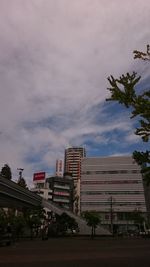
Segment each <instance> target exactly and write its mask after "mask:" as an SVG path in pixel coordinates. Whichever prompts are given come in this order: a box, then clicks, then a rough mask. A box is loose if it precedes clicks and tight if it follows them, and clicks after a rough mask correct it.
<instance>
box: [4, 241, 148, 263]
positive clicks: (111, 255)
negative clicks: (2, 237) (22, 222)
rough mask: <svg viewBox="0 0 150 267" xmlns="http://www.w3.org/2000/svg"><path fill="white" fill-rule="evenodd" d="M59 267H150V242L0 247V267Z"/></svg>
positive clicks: (26, 243) (25, 243)
mask: <svg viewBox="0 0 150 267" xmlns="http://www.w3.org/2000/svg"><path fill="white" fill-rule="evenodd" d="M57 266H61V267H63V266H65V267H69V266H71V267H81V266H82V267H84V266H86V267H88V266H91V267H97V266H100V267H110V266H111V267H149V266H150V239H144V238H112V237H111V238H110V237H109V238H108V237H107V238H104V237H99V238H96V239H94V240H91V239H90V238H89V237H72V238H51V239H49V240H45V241H42V240H27V241H20V242H18V243H16V244H13V245H11V246H8V247H0V267H57Z"/></svg>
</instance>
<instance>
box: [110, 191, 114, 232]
mask: <svg viewBox="0 0 150 267" xmlns="http://www.w3.org/2000/svg"><path fill="white" fill-rule="evenodd" d="M110 230H111V233H112V234H113V232H114V231H113V198H112V196H111V197H110Z"/></svg>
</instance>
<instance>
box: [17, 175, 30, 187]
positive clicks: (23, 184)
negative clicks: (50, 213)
mask: <svg viewBox="0 0 150 267" xmlns="http://www.w3.org/2000/svg"><path fill="white" fill-rule="evenodd" d="M17 184H18V185H20V186H21V187H23V188H26V189H28V187H27V184H26V181H25V179H24V178H23V177H19V179H18V182H17Z"/></svg>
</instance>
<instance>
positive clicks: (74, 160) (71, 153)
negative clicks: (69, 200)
mask: <svg viewBox="0 0 150 267" xmlns="http://www.w3.org/2000/svg"><path fill="white" fill-rule="evenodd" d="M85 157H86V151H85V148H83V147H69V148H67V149H65V160H64V172H65V173H70V174H71V176H72V178H73V181H74V212H75V213H76V214H80V179H81V160H82V159H83V158H85Z"/></svg>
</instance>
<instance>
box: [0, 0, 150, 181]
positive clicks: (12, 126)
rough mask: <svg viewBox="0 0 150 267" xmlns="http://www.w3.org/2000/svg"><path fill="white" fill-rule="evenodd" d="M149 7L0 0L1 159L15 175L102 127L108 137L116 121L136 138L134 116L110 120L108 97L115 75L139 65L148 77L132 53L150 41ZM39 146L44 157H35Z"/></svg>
mask: <svg viewBox="0 0 150 267" xmlns="http://www.w3.org/2000/svg"><path fill="white" fill-rule="evenodd" d="M149 13H150V4H149V1H148V0H145V1H141V0H136V1H133V2H132V3H131V1H129V0H127V1H126V2H122V1H120V0H113V1H108V0H107V1H106V0H105V1H103V0H101V1H99V0H76V1H70V0H44V1H43V0H32V1H31V0H26V1H24V0H13V1H9V0H1V1H0V40H1V41H0V83H1V98H0V114H1V115H0V132H1V135H0V147H1V156H0V163H1V165H2V164H4V163H6V162H7V163H9V164H10V165H11V166H12V169H13V172H14V175H16V174H15V172H16V169H17V167H18V166H21V167H24V169H25V172H26V175H27V176H28V179H29V180H30V179H31V175H32V173H33V172H34V171H35V170H37V169H38V166H42V164H43V166H44V167H45V168H46V167H47V169H49V168H51V167H52V166H54V162H55V159H56V158H57V157H62V155H63V151H64V148H65V147H66V146H67V145H68V144H71V143H72V142H73V140H76V141H74V142H75V143H76V144H77V143H79V145H82V144H83V143H84V142H85V141H86V140H87V139H86V138H87V136H88V135H90V134H97V133H98V136H99V137H97V139H98V140H104V139H105V140H106V139H107V138H105V137H104V134H105V132H107V131H108V130H109V131H111V130H112V129H114V127H116V128H117V129H118V130H119V129H122V128H123V129H124V128H125V131H129V136H130V140H131V131H130V129H131V128H132V126H131V124H130V122H127V121H126V120H125V122H122V123H121V122H120V118H119V116H118V119H117V121H116V123H115V124H114V123H113V122H109V121H108V120H107V110H106V111H104V109H103V105H102V103H103V102H104V100H105V98H106V96H107V94H108V92H107V90H106V88H107V86H108V84H107V76H108V75H110V74H113V75H116V76H118V75H120V74H121V73H123V72H126V71H130V70H133V69H139V66H140V71H141V72H142V71H143V70H144V72H145V77H146V71H145V67H143V68H144V69H142V65H139V63H138V62H135V61H134V60H132V51H133V50H134V49H141V50H142V49H144V48H145V45H146V44H147V43H149V25H150V17H149ZM98 104H99V114H100V115H101V112H103V115H102V121H103V123H102V125H101V126H100V121H101V119H99V122H98V123H99V124H97V123H96V121H95V120H94V117H95V116H97V111H95V106H96V105H98ZM105 117H106V123H104V118H105ZM127 129H128V130H127ZM101 138H102V139H101ZM103 138H104V139H103ZM126 138H127V137H126ZM132 140H134V138H132ZM44 151H45V153H44ZM32 152H33V154H34V156H35V157H36V155H37V157H39V153H41V157H40V160H39V162H38V161H37V162H36V163H35V162H32V160H31V161H30V162H28V160H27V158H28V157H29V156H31V153H32ZM29 158H30V157H29Z"/></svg>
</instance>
